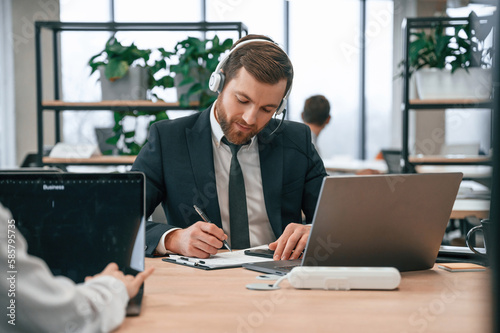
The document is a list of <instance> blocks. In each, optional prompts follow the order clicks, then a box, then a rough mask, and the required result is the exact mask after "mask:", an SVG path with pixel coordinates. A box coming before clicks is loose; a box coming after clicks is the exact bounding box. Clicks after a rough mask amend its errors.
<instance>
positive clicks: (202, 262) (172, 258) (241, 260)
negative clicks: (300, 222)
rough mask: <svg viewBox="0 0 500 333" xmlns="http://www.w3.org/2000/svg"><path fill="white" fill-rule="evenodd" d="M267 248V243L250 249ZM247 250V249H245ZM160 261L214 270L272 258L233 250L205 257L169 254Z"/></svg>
mask: <svg viewBox="0 0 500 333" xmlns="http://www.w3.org/2000/svg"><path fill="white" fill-rule="evenodd" d="M265 248H268V247H267V245H263V246H258V247H254V248H252V249H265ZM247 250H248V249H247ZM162 261H165V262H169V263H173V264H178V265H184V266H188V267H194V268H198V269H203V270H215V269H225V268H237V267H242V266H243V264H247V263H254V262H262V261H273V259H269V258H262V257H255V256H249V255H246V254H245V250H239V251H233V252H222V253H217V254H216V255H213V256H211V257H210V258H207V259H199V258H193V257H186V256H181V255H177V254H171V255H169V257H168V258H163V259H162Z"/></svg>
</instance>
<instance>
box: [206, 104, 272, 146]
mask: <svg viewBox="0 0 500 333" xmlns="http://www.w3.org/2000/svg"><path fill="white" fill-rule="evenodd" d="M222 104H223V103H222V96H219V99H218V100H217V103H216V104H215V112H216V115H217V120H218V121H219V124H220V127H221V129H222V132H223V133H224V135H225V137H226V138H227V139H228V140H229V141H230V142H231V143H234V144H235V145H242V144H245V143H247V142H248V141H250V139H251V138H252V137H254V136H255V135H256V134H257V133H259V132H260V131H261V130H262V128H264V127H265V126H266V125H267V124H266V125H264V126H263V127H262V128H257V127H256V125H253V126H251V127H252V130H251V131H250V132H248V133H243V132H241V131H239V130H238V129H237V128H236V127H235V125H234V123H236V122H237V123H239V124H242V125H244V126H249V125H248V124H247V123H246V122H245V121H244V120H243V119H242V118H239V119H228V118H227V113H226V112H225V110H224V107H223V106H222Z"/></svg>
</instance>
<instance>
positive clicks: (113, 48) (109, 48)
mask: <svg viewBox="0 0 500 333" xmlns="http://www.w3.org/2000/svg"><path fill="white" fill-rule="evenodd" d="M159 51H160V52H159V57H157V58H156V59H155V60H153V59H151V55H152V53H153V50H150V49H145V50H142V49H139V48H138V47H137V46H136V45H135V44H134V43H132V44H131V45H129V46H125V45H123V44H122V43H120V42H119V41H118V40H117V39H116V38H115V37H114V36H112V37H110V38H109V39H108V41H107V42H106V45H105V47H104V49H103V50H102V51H101V52H99V53H98V54H96V55H94V56H92V57H91V58H90V60H89V62H88V64H89V66H90V67H91V73H90V74H92V73H94V72H95V71H97V70H98V68H99V67H101V66H104V74H105V76H106V78H107V79H108V80H110V81H112V82H113V81H116V80H119V79H121V78H123V77H124V76H125V75H126V74H127V73H128V71H129V68H130V67H132V66H140V67H143V68H145V69H147V71H148V87H149V89H153V88H155V87H160V88H171V87H173V86H174V80H173V78H172V77H171V76H169V75H168V74H165V75H160V74H159V73H160V72H161V71H162V70H168V64H167V58H168V56H167V57H165V56H164V55H167V53H165V52H162V51H164V50H163V49H160V50H159ZM158 76H159V77H158ZM101 79H104V78H101ZM151 94H152V96H154V97H156V98H158V96H157V95H156V94H154V93H153V92H151ZM146 116H148V117H150V118H151V119H150V122H149V126H151V124H152V123H154V122H157V121H159V120H163V119H168V116H167V114H166V112H154V113H150V112H145V111H138V110H133V111H128V112H114V120H115V125H114V127H113V132H114V135H113V136H112V137H111V138H109V139H107V140H106V143H109V144H112V145H114V146H116V147H117V149H118V153H119V154H120V155H137V154H138V153H139V151H140V149H141V147H142V146H143V143H140V142H137V140H136V130H137V126H138V124H139V121H138V117H146ZM126 117H135V118H136V119H135V126H134V128H133V129H132V130H130V131H126V130H125V129H124V126H123V122H124V120H125V118H126ZM149 126H148V128H149ZM102 153H103V154H111V153H112V151H111V150H110V151H105V152H102Z"/></svg>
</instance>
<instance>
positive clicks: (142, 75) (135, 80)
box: [99, 66, 148, 101]
mask: <svg viewBox="0 0 500 333" xmlns="http://www.w3.org/2000/svg"><path fill="white" fill-rule="evenodd" d="M99 73H100V75H101V80H100V81H101V90H102V100H103V101H110V100H144V99H146V96H147V91H148V71H147V69H146V68H144V67H130V68H129V71H128V73H127V74H126V75H125V76H124V77H122V78H121V79H118V80H116V81H113V82H111V81H109V80H108V79H107V78H106V76H105V75H104V67H102V66H101V67H99Z"/></svg>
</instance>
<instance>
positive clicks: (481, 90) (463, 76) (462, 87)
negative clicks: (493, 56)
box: [415, 68, 492, 100]
mask: <svg viewBox="0 0 500 333" xmlns="http://www.w3.org/2000/svg"><path fill="white" fill-rule="evenodd" d="M491 77H492V71H491V69H489V68H469V71H468V72H467V71H466V70H465V69H457V70H456V71H455V72H454V73H453V74H452V73H451V70H447V69H437V68H421V69H419V70H418V71H417V72H416V73H415V80H416V85H417V92H418V96H419V98H420V99H437V100H439V99H461V98H464V99H489V98H490V95H491V87H492V81H491Z"/></svg>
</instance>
